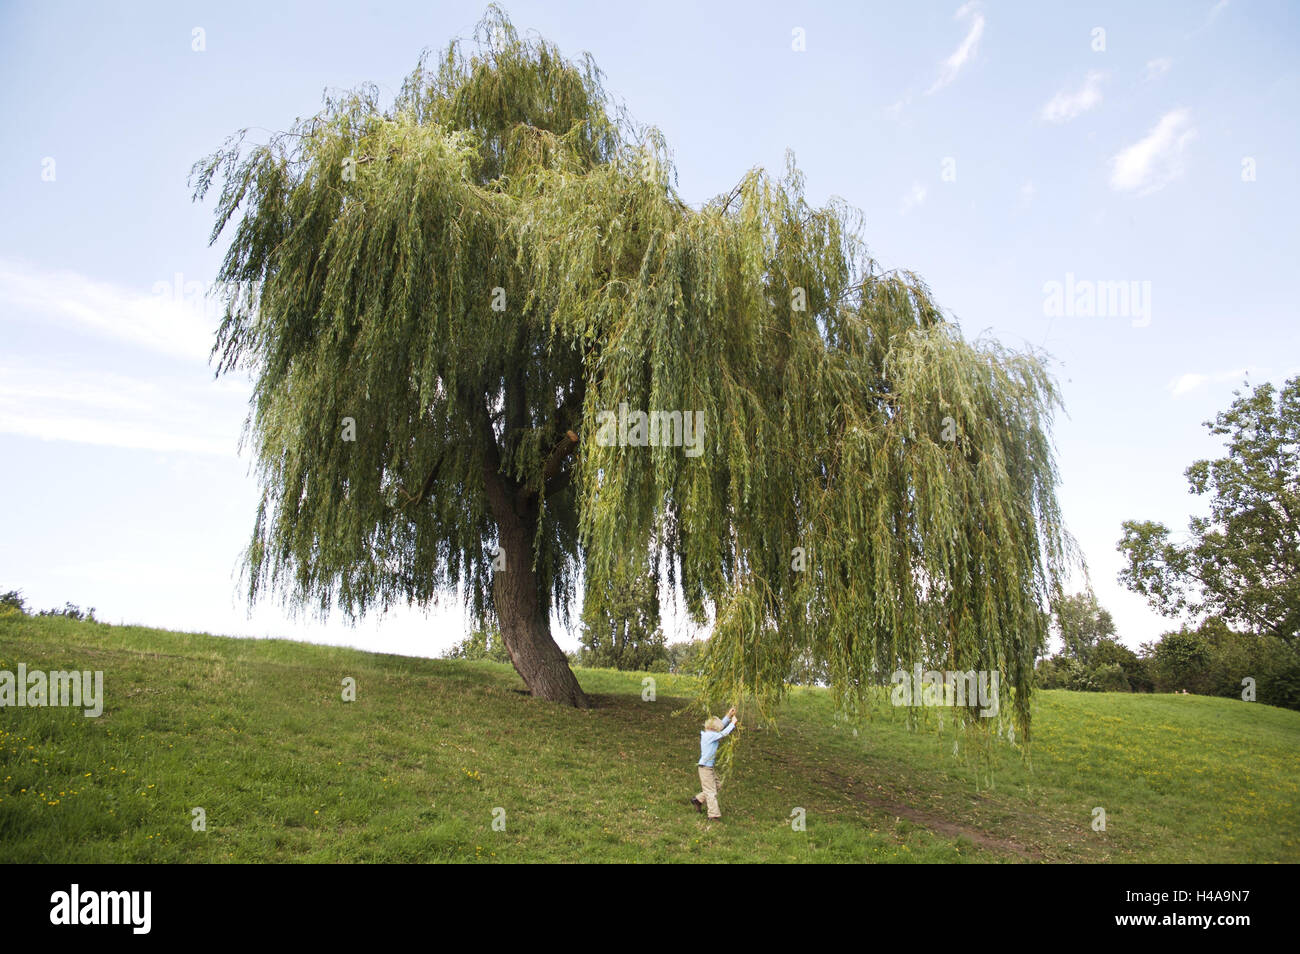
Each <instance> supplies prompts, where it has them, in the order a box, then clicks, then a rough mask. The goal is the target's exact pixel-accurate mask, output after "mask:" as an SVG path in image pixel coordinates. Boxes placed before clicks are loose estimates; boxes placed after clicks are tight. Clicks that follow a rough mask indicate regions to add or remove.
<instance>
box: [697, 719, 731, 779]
mask: <svg viewBox="0 0 1300 954" xmlns="http://www.w3.org/2000/svg"><path fill="white" fill-rule="evenodd" d="M735 727H736V723H734V722H732V721H731V716H727V717H726V718H725V719H723V720H722V731H721V732H710V731H709V730H708V729H705V730H704V731H703V732H701V733H700V764H701V765H707V766H709V767H712V766H713V759H714V757H715V756H716V755H717V754H718V743H719V742H721V741H722V739H723V737H724V736H727V735H729V734H730V733H731V730H732V729H734V728H735Z"/></svg>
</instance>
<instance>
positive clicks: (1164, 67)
mask: <svg viewBox="0 0 1300 954" xmlns="http://www.w3.org/2000/svg"><path fill="white" fill-rule="evenodd" d="M1173 65H1174V61H1173V60H1171V59H1170V58H1169V57H1167V56H1161V57H1157V58H1156V59H1154V60H1147V68H1146V69H1145V70H1144V71H1143V73H1142V78H1143V79H1144V80H1147V81H1150V80H1153V79H1158V78H1159V77H1161V76H1164V75H1165V74H1166V73H1168V72H1169V69H1170V67H1172V66H1173Z"/></svg>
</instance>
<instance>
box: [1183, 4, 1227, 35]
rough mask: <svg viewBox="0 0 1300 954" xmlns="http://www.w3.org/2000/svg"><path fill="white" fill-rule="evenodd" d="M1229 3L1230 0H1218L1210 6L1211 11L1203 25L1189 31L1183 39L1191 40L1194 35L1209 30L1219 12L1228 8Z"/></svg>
mask: <svg viewBox="0 0 1300 954" xmlns="http://www.w3.org/2000/svg"><path fill="white" fill-rule="evenodd" d="M1228 3H1229V0H1218V2H1217V3H1216V4H1214V6H1212V7H1210V11H1209V13H1207V14H1206V15H1205V20H1204V21H1203V22H1202V23H1201V25H1200V26H1198V27H1197V28H1196V29H1195V30H1193V31H1191V32H1190V33H1188V34H1187V35H1186V36H1185V37H1183V39H1185V40H1190V39H1191V38H1192V37H1194V36H1196V34H1198V33H1201V32H1203V31H1205V30H1208V29H1209V28H1210V24H1212V23H1214V21H1215V20H1217V19H1218V17H1219V14H1220V13H1222V12H1223V11H1224V10H1226V9H1227V8H1228Z"/></svg>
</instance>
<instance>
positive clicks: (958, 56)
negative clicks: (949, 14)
mask: <svg viewBox="0 0 1300 954" xmlns="http://www.w3.org/2000/svg"><path fill="white" fill-rule="evenodd" d="M953 19H954V20H966V19H969V20H970V29H968V30H967V31H966V37H965V39H963V40H962V41H961V44H960V45H959V46H958V47H957V49H955V50H954V51H953V53H952V55H951V56H950V57H948V58H947V59H946V60H944V61H943V66H942V68H941V69H940V71H939V78H938V79H936V80H935V81H934V85H933V86H931V87H930V89H929V90H928V91H927V92H928V93H937V92H938V91H939V90H941V89H943V88H944V87H945V86H947V85H948V84H949V83H951V82H952V81H953V80H955V79H956V78H957V74H958V73H960V72H961V70H962V67H964V66H965V65H966V64H967V63H969V62H970V61H971V59H973V58H974V56H975V52H976V50H978V49H979V43H980V37H981V36H983V35H984V14H983V12H982V11H981V9H980V4H979V3H977V2H974V0H972V2H970V3H965V4H962V6H961V7H960V8H958V10H957V13H956V14H955V15H954V16H953Z"/></svg>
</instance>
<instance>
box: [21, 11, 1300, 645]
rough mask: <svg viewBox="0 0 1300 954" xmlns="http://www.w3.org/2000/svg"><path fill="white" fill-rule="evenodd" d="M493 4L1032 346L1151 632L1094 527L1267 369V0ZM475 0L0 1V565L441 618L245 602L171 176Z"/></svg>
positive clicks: (1277, 362) (120, 600) (1271, 105)
mask: <svg viewBox="0 0 1300 954" xmlns="http://www.w3.org/2000/svg"><path fill="white" fill-rule="evenodd" d="M124 6H125V5H124ZM505 6H506V9H507V11H508V13H509V14H510V16H511V18H512V20H513V21H514V23H515V25H516V26H517V27H518V28H520V29H533V30H536V31H538V32H540V33H541V34H543V35H544V36H546V37H548V38H549V39H551V40H553V41H555V42H556V43H558V44H559V45H560V47H561V48H562V49H563V50H564V51H565V52H566V54H569V55H576V54H578V53H579V52H581V51H584V50H585V51H588V52H590V53H591V54H592V55H593V56H594V57H595V59H596V61H597V63H598V64H599V65H600V66H601V67H602V68H603V70H604V71H605V73H606V79H607V86H608V88H609V89H610V90H611V91H612V92H613V93H614V94H616V95H617V96H618V97H619V98H621V99H622V100H623V101H624V102H625V103H626V104H627V106H628V107H629V109H630V110H631V111H632V113H633V115H634V116H636V117H637V118H638V119H639V120H641V121H642V122H646V123H652V124H654V125H657V126H658V127H659V128H660V129H662V130H663V132H664V134H665V136H666V137H667V140H668V142H669V144H670V146H671V148H672V149H673V151H674V154H675V161H676V169H677V176H678V187H679V190H680V192H681V193H682V194H683V196H684V197H685V198H686V199H687V200H688V201H691V202H699V201H703V200H705V199H707V198H709V197H711V196H713V195H715V194H717V193H719V192H723V191H726V190H728V189H730V187H731V186H732V185H733V184H734V183H735V182H736V181H737V180H738V179H739V177H740V176H741V175H742V174H743V173H744V172H745V171H746V170H747V169H748V168H750V167H752V166H755V165H761V166H766V167H767V168H769V169H772V170H780V169H781V168H782V166H783V164H784V155H785V151H786V150H787V149H790V150H793V151H794V153H795V157H796V159H797V162H798V164H799V166H800V167H801V169H802V170H803V172H804V174H805V176H806V179H807V191H808V194H809V198H810V199H811V200H813V201H815V202H823V201H825V200H826V199H828V198H830V197H831V196H839V197H842V198H843V199H844V200H846V201H847V202H849V203H850V204H852V205H854V206H856V207H858V208H860V209H861V210H863V212H864V215H865V222H866V236H867V240H868V242H869V245H870V248H871V251H872V253H873V255H874V256H875V257H876V258H877V260H878V261H879V262H880V263H881V264H882V265H883V266H884V267H887V268H893V267H906V268H910V269H913V270H915V271H916V272H918V273H919V274H920V275H921V276H922V277H923V278H924V279H925V280H926V281H927V282H928V283H929V285H930V286H931V288H932V289H933V291H934V293H935V295H936V297H937V299H938V300H939V302H940V303H941V304H942V305H943V306H944V308H945V309H946V310H947V311H948V312H949V313H950V314H951V315H952V316H953V317H954V318H955V319H956V320H958V321H959V322H960V324H961V326H962V328H963V330H964V331H965V333H966V334H967V336H968V337H975V336H977V335H980V334H981V333H983V334H987V335H991V336H992V337H995V338H997V339H998V340H1000V341H1001V342H1002V343H1003V344H1005V345H1007V346H1009V347H1013V348H1017V349H1021V348H1026V347H1035V348H1042V349H1045V350H1046V351H1047V352H1049V353H1050V355H1051V356H1052V359H1053V362H1054V364H1053V366H1054V369H1055V373H1056V374H1057V376H1058V378H1059V381H1060V383H1061V386H1062V388H1063V392H1064V397H1065V406H1066V411H1067V415H1066V416H1063V417H1061V418H1060V419H1058V421H1057V424H1056V428H1055V432H1054V433H1055V438H1056V442H1057V446H1058V449H1059V462H1060V467H1061V473H1062V476H1063V483H1062V486H1061V488H1060V497H1061V501H1062V505H1063V508H1064V511H1065V516H1066V519H1067V522H1068V524H1069V527H1070V529H1071V531H1072V532H1073V533H1074V535H1075V536H1076V538H1077V539H1078V540H1079V542H1080V544H1081V546H1082V548H1083V551H1084V553H1085V555H1086V557H1087V560H1088V563H1089V566H1090V569H1091V573H1092V581H1093V585H1094V587H1095V589H1096V591H1097V594H1098V596H1099V598H1100V600H1101V602H1102V605H1104V606H1106V607H1107V608H1109V609H1110V610H1111V612H1112V614H1113V615H1114V617H1115V619H1116V622H1117V625H1118V630H1119V634H1120V636H1121V638H1122V639H1123V640H1124V641H1125V642H1126V643H1128V644H1129V645H1131V646H1135V647H1136V646H1137V644H1138V643H1140V642H1142V641H1145V640H1149V639H1153V638H1155V637H1156V636H1157V635H1158V634H1159V633H1161V632H1162V631H1164V630H1166V629H1168V628H1170V625H1171V624H1170V623H1169V622H1168V621H1166V620H1164V619H1162V618H1161V617H1159V616H1157V615H1155V614H1154V613H1152V612H1151V611H1150V610H1149V609H1148V608H1147V607H1146V605H1145V603H1144V601H1142V600H1141V599H1140V598H1138V597H1136V596H1134V595H1132V594H1129V593H1127V592H1126V591H1125V590H1124V589H1123V588H1122V587H1121V586H1120V585H1119V584H1118V583H1117V582H1116V580H1115V575H1116V572H1117V571H1118V569H1119V567H1120V561H1119V555H1118V554H1117V553H1116V552H1115V549H1114V548H1115V542H1116V540H1117V539H1118V538H1119V536H1120V523H1121V521H1122V520H1124V519H1127V518H1149V519H1157V520H1163V521H1165V522H1166V523H1167V524H1169V525H1171V526H1173V527H1175V528H1183V527H1185V526H1186V521H1187V517H1188V515H1189V513H1191V512H1193V511H1194V510H1199V509H1202V507H1203V502H1200V501H1197V500H1195V499H1194V498H1192V497H1190V496H1189V495H1188V493H1187V486H1186V481H1185V479H1184V478H1183V470H1184V469H1185V468H1186V467H1187V465H1188V464H1190V463H1191V462H1192V461H1193V460H1195V459H1197V458H1200V457H1206V456H1210V455H1214V454H1216V453H1217V450H1218V445H1217V444H1216V443H1215V442H1214V440H1213V439H1212V438H1211V437H1210V436H1209V435H1208V434H1207V432H1206V430H1205V428H1204V427H1203V426H1202V424H1201V422H1202V421H1204V420H1206V419H1208V418H1210V417H1212V416H1213V415H1214V414H1215V413H1216V412H1217V411H1218V410H1220V409H1222V408H1224V407H1226V406H1227V404H1228V403H1229V402H1230V401H1231V396H1232V394H1231V392H1232V390H1233V388H1234V387H1238V386H1240V383H1241V381H1242V380H1243V378H1244V377H1246V376H1248V377H1249V380H1250V382H1251V383H1252V384H1257V383H1260V382H1263V381H1265V380H1272V381H1274V382H1277V383H1280V382H1281V381H1282V380H1283V379H1284V378H1286V377H1289V376H1291V375H1294V374H1296V373H1300V322H1297V320H1296V313H1297V306H1296V302H1297V300H1298V299H1300V269H1297V268H1296V266H1295V261H1296V258H1297V224H1296V223H1297V222H1300V176H1298V175H1297V156H1300V119H1298V118H1297V117H1298V116H1300V109H1298V108H1297V107H1298V106H1300V7H1297V6H1296V5H1294V4H1287V3H1282V2H1254V3H1251V2H1246V0H1235V2H1227V0H1219V2H1215V0H1203V2H1180V3H1166V2H1149V3H1131V2H1126V3H1097V4H1088V3H1081V4H1071V5H1069V6H1068V7H1067V6H1065V5H1057V4H1042V3H1029V2H1026V3H995V2H983V3H968V4H965V5H961V4H958V3H954V2H934V3H908V4H870V5H868V4H854V3H827V4H805V3H799V4H795V3H783V4H776V3H717V4H707V5H705V4H697V3H656V4H638V5H634V6H629V8H628V9H626V10H614V9H612V7H611V6H610V5H608V4H607V3H582V4H580V3H538V2H515V3H510V4H506V5H505ZM483 12H484V4H482V3H436V2H421V3H365V2H349V3H337V4H331V3H320V2H313V3H268V2H262V3H241V2H234V3H221V4H215V3H139V4H132V5H129V6H127V7H126V9H120V8H114V7H113V6H110V5H92V4H65V3H57V2H41V3H37V2H9V3H6V4H4V5H3V6H0V103H2V104H3V113H4V115H5V116H6V118H7V131H6V136H5V148H4V149H3V150H2V151H0V209H2V210H3V212H0V216H2V221H3V223H4V226H3V228H2V229H0V460H2V461H3V466H0V490H2V491H3V499H4V501H5V504H6V506H5V510H6V514H5V520H4V530H3V535H0V589H10V588H21V589H22V590H23V591H24V592H25V594H26V595H27V597H28V600H29V603H32V604H35V605H37V606H40V607H44V606H51V605H56V604H62V603H63V602H64V601H65V600H68V601H72V602H75V603H79V604H81V605H83V606H92V605H93V606H96V607H98V608H99V615H100V616H101V618H104V619H108V620H110V621H113V622H116V621H119V620H123V621H127V622H140V623H146V624H150V625H159V626H167V627H171V628H176V629H182V630H193V631H208V632H218V633H230V634H250V635H281V636H289V637H291V638H298V639H313V640H318V641H324V642H337V643H349V644H352V645H360V646H364V647H366V648H372V649H380V650H384V651H389V652H401V653H410V654H428V655H436V654H437V653H439V652H440V651H442V650H443V649H445V648H446V647H447V646H448V645H450V644H451V643H452V642H454V641H455V640H456V639H458V638H460V637H461V636H462V635H463V629H464V620H463V617H462V614H461V612H460V610H459V608H458V606H457V605H456V603H455V600H454V597H452V598H451V599H449V600H448V601H447V603H446V604H445V605H443V606H441V607H436V608H432V609H431V610H430V611H429V612H428V613H425V612H423V611H419V610H414V611H410V612H393V613H391V614H390V615H389V616H388V617H387V618H385V619H374V620H366V621H363V623H362V624H361V625H360V626H359V627H357V628H356V629H350V628H348V627H345V626H344V625H343V624H342V623H341V622H340V621H338V620H331V621H329V622H328V623H325V624H322V623H320V622H318V621H314V620H301V619H300V620H291V619H289V618H288V617H287V616H286V614H285V613H284V612H283V610H282V609H281V608H280V607H279V606H278V605H276V604H275V603H273V602H267V603H264V604H260V605H259V606H258V607H256V608H255V609H254V611H253V612H252V614H251V615H250V614H249V613H248V612H247V607H246V606H245V605H244V603H243V602H242V601H241V600H240V596H239V592H238V591H237V588H236V582H237V568H238V564H239V559H240V554H241V551H242V548H243V547H244V546H245V544H246V543H247V536H248V533H249V531H250V530H251V527H252V518H253V515H254V508H255V506H256V500H257V492H256V486H255V483H254V480H253V477H252V475H251V473H250V469H249V455H248V454H247V452H245V453H244V454H243V455H242V456H241V454H240V453H239V436H240V431H241V427H242V424H243V419H244V415H245V411H246V401H247V395H248V392H249V386H248V383H247V381H244V380H240V379H238V378H223V379H221V380H214V379H213V375H212V372H211V369H210V367H209V365H208V363H207V352H208V349H209V347H210V343H211V336H212V331H213V329H214V327H215V321H216V313H215V311H214V309H213V307H212V306H211V305H205V304H204V302H203V300H202V299H201V298H200V294H201V291H202V290H203V289H204V288H205V287H206V286H207V284H208V283H209V282H211V280H212V279H213V277H214V275H215V273H216V268H217V264H218V261H219V257H220V248H216V249H212V248H209V247H208V245H207V238H208V233H209V231H210V228H211V224H212V218H211V211H212V210H211V204H210V203H209V204H207V205H195V204H193V203H191V201H190V193H189V190H188V189H187V187H186V176H187V173H188V171H189V167H190V165H191V164H192V163H193V162H194V161H195V160H196V159H198V158H200V157H201V156H203V155H205V154H207V153H209V152H211V151H212V150H213V149H214V148H216V147H217V146H218V145H220V144H221V142H222V141H223V140H224V138H225V137H226V136H227V135H229V134H230V133H232V132H234V131H235V130H237V129H239V128H242V127H246V126H247V127H255V128H256V127H261V129H263V130H273V129H283V128H287V127H288V125H289V124H290V123H291V122H292V121H293V119H294V118H295V117H298V116H305V115H309V114H311V113H313V112H315V111H316V110H317V109H318V108H319V106H320V98H321V93H322V91H323V90H324V89H325V88H326V87H330V88H341V87H352V86H355V85H357V84H359V83H362V82H374V83H376V84H378V85H379V86H380V88H381V90H384V91H385V92H387V93H388V94H390V95H391V93H393V92H395V91H396V89H397V88H398V86H399V85H400V82H401V80H402V78H403V77H404V76H405V75H406V73H407V72H409V71H410V69H411V68H412V67H413V66H414V64H415V62H416V60H417V58H418V56H419V53H420V51H421V49H422V48H425V47H428V48H432V49H435V50H436V49H441V48H442V47H443V46H444V45H445V43H446V42H447V40H449V39H450V38H451V37H453V36H467V35H469V34H470V33H471V32H472V30H473V27H474V25H475V23H477V21H478V20H479V19H480V17H481V16H482V14H483ZM196 30H201V31H202V32H201V34H198V35H199V36H201V38H202V44H197V43H196V34H195V31H196ZM1099 31H1100V32H1099ZM196 45H201V46H202V49H195V46H196ZM256 135H257V133H256V131H255V133H254V136H256ZM1052 283H1057V288H1058V290H1059V291H1060V293H1061V295H1062V299H1061V300H1064V296H1065V292H1066V290H1068V291H1069V300H1068V303H1067V304H1066V305H1065V307H1060V308H1057V307H1054V306H1053V303H1052V294H1051V290H1052V288H1053V285H1052ZM1119 283H1122V285H1121V284H1119ZM1121 288H1122V290H1123V292H1125V293H1126V298H1127V300H1121V299H1120V298H1119V297H1117V296H1118V292H1119V290H1120V289H1121ZM1107 289H1109V290H1110V292H1111V297H1109V298H1108V297H1107V294H1106V290H1107ZM1093 290H1101V291H1102V294H1101V295H1100V296H1099V298H1098V299H1097V300H1098V301H1099V302H1100V303H1101V306H1097V307H1093V308H1091V309H1089V308H1088V306H1087V299H1086V298H1084V297H1080V296H1086V295H1087V294H1088V293H1089V292H1090V291H1093ZM674 625H675V624H674ZM557 635H558V638H559V640H560V642H561V644H562V645H563V646H565V648H572V647H573V646H574V645H576V640H575V639H574V637H573V636H572V635H570V634H564V633H559V634H557ZM672 635H673V633H672V632H670V638H671V637H672Z"/></svg>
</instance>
